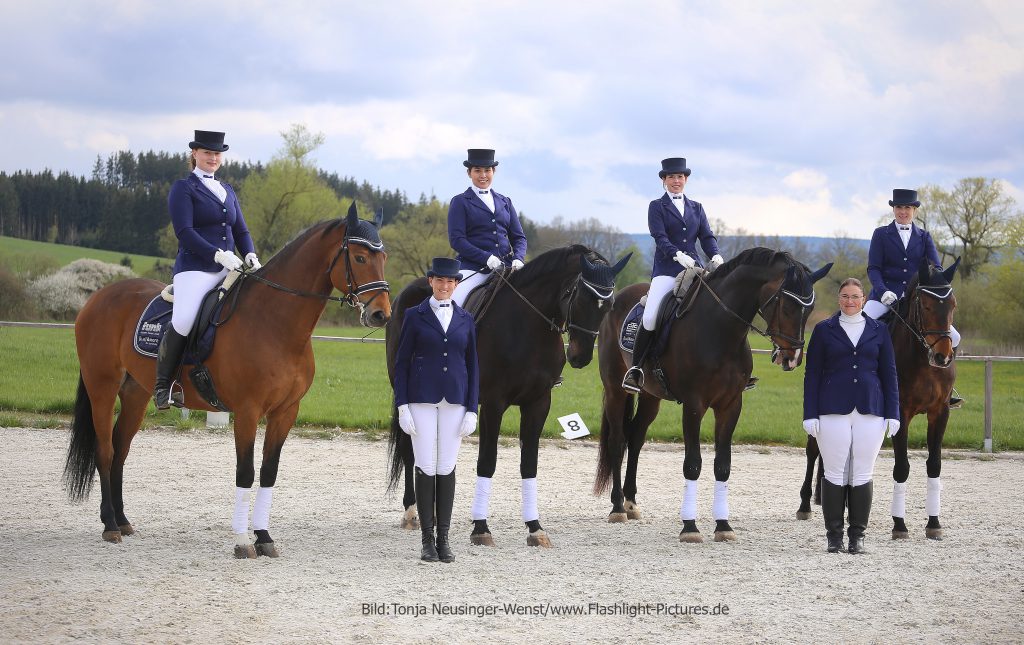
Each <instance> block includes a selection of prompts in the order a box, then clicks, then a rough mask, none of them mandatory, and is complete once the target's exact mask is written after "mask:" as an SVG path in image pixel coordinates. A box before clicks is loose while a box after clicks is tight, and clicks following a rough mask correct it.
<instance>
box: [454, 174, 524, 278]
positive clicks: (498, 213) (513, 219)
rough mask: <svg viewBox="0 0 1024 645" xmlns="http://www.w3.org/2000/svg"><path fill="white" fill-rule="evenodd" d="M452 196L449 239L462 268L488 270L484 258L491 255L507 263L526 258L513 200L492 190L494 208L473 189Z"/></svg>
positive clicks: (522, 236) (521, 229) (520, 226)
mask: <svg viewBox="0 0 1024 645" xmlns="http://www.w3.org/2000/svg"><path fill="white" fill-rule="evenodd" d="M474 190H475V188H467V189H466V192H464V193H460V194H458V195H456V196H455V197H452V202H451V204H449V206H448V243H449V244H451V247H452V249H454V250H455V253H456V254H457V255H456V257H457V258H458V260H459V262H461V263H462V268H463V269H472V270H474V271H479V270H480V269H485V271H484V272H485V273H486V272H487V270H486V267H487V258H488V257H490V256H492V255H494V256H496V257H497V258H498V259H499V260H501V261H502V262H503V263H504V264H505V265H506V266H508V265H510V264H512V260H519V261H520V262H522V261H524V260H525V258H526V234H524V233H523V226H522V224H520V223H519V215H517V214H516V209H515V207H514V206H512V200H511V199H509V198H508V197H505V196H504V195H501V194H499V193H496V192H494V191H493V190H492V191H491V194H492V195H493V197H494V212H493V213H492V212H491V210H490V209H489V208H487V205H486V204H484V203H483V201H481V200H480V198H479V197H477V196H476V194H475V193H474V192H473V191H474Z"/></svg>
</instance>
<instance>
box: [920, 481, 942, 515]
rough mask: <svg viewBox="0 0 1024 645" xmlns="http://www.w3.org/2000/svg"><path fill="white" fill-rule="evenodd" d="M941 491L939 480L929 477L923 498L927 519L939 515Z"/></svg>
mask: <svg viewBox="0 0 1024 645" xmlns="http://www.w3.org/2000/svg"><path fill="white" fill-rule="evenodd" d="M941 490H942V482H941V481H939V478H938V477H929V478H928V490H927V492H926V493H925V498H924V510H925V511H927V512H928V517H938V515H939V497H940V491H941Z"/></svg>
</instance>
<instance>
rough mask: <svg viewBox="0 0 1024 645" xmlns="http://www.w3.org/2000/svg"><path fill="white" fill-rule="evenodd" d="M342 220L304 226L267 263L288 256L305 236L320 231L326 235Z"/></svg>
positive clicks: (300, 243)
mask: <svg viewBox="0 0 1024 645" xmlns="http://www.w3.org/2000/svg"><path fill="white" fill-rule="evenodd" d="M344 221H345V220H344V218H337V219H329V220H323V221H321V222H317V223H316V224H313V225H311V226H307V227H306V228H304V229H302V230H301V231H299V232H298V233H296V234H295V237H293V238H292V239H290V240H289V241H288V243H287V244H285V245H284V246H283V247H281V248H280V249H279V250H278V251H277V253H275V254H274V256H273V257H271V258H270V260H269V261H268V262H267V264H270V263H272V262H274V261H275V260H277V259H278V258H280V257H288V256H289V255H291V254H292V253H293V252H294V250H295V249H296V248H298V247H299V246H301V245H302V243H303V242H305V241H306V239H307V238H310V237H312V236H314V235H316V234H317V233H320V235H321V236H324V235H327V234H328V233H330V232H331V231H333V230H334V229H335V228H337V227H339V226H341V224H342V222H344Z"/></svg>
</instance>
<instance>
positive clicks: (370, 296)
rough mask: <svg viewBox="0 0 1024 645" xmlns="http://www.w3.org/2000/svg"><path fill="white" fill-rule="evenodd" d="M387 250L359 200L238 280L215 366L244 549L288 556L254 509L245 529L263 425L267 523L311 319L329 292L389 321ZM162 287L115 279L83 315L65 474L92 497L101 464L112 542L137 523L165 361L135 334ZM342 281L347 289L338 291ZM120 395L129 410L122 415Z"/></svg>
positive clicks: (306, 372) (308, 361)
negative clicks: (142, 350) (135, 498)
mask: <svg viewBox="0 0 1024 645" xmlns="http://www.w3.org/2000/svg"><path fill="white" fill-rule="evenodd" d="M386 257H387V254H386V253H385V252H384V247H383V243H382V242H381V241H380V235H379V234H378V233H377V229H376V226H375V225H374V224H373V223H371V222H368V221H363V220H360V219H358V217H357V216H356V212H355V209H354V208H353V209H351V210H350V211H349V213H348V217H347V218H342V219H337V220H333V221H327V222H321V223H319V224H316V225H314V226H312V227H310V228H309V229H307V230H305V231H304V232H302V233H300V234H299V235H298V236H297V237H296V238H295V239H293V240H292V241H291V242H289V243H288V244H287V245H286V246H285V247H284V248H283V249H281V251H279V252H278V253H277V254H276V255H275V256H274V257H273V258H271V259H270V261H269V262H267V264H266V266H264V267H263V268H262V269H260V270H258V271H256V272H253V273H251V274H248V275H246V276H243V277H242V278H241V284H239V285H236V287H235V289H237V290H239V291H238V293H237V298H236V296H235V294H234V293H230V294H229V295H228V300H227V301H228V302H229V303H231V301H232V299H234V303H233V304H231V306H232V307H234V309H233V312H232V313H231V314H230V316H228V317H227V319H226V321H222V324H221V325H220V327H219V330H218V332H217V336H216V342H215V344H214V346H213V350H212V353H211V354H210V356H209V358H208V359H207V360H206V361H205V364H206V366H207V368H208V369H209V371H210V373H211V374H212V375H213V378H214V380H215V381H216V388H217V394H218V395H219V398H220V399H221V401H223V403H224V404H226V406H227V408H228V409H230V410H231V411H233V412H234V414H235V422H234V436H235V457H236V464H235V485H236V487H237V489H236V504H235V514H234V522H233V525H234V524H236V523H238V526H234V531H235V538H236V539H235V542H236V545H235V556H236V557H240V558H255V557H257V555H267V556H270V557H277V555H278V551H277V548H276V546H275V545H274V541H273V540H272V539H271V538H270V533H269V531H268V530H267V529H268V527H267V526H256V525H255V511H254V524H253V528H254V529H257V530H256V531H255V533H256V544H255V545H253V544H252V543H251V542H250V541H249V537H248V528H240V526H241V525H243V524H244V525H245V526H246V527H247V526H248V517H249V498H248V491H249V489H250V488H251V487H252V485H253V480H254V478H255V473H254V466H253V453H254V447H255V442H256V426H257V423H258V422H259V420H260V419H261V418H263V417H266V423H267V427H266V436H265V439H264V442H263V462H262V465H261V466H260V491H258V492H257V498H256V501H257V504H256V505H257V507H259V506H260V505H261V503H262V504H263V505H264V506H263V510H262V512H263V513H265V517H266V518H267V522H268V523H269V507H270V493H271V491H272V487H273V486H274V483H275V481H276V480H277V471H278V463H279V459H280V456H281V449H282V447H283V445H284V442H285V439H286V438H287V437H288V432H289V431H290V430H291V428H292V425H293V424H294V423H295V418H296V415H297V414H298V411H299V402H300V401H301V400H302V397H303V396H304V395H305V394H306V391H307V390H308V389H309V386H310V384H311V383H312V382H313V373H314V370H315V364H314V358H313V347H312V344H311V342H310V336H311V335H312V333H313V328H314V327H315V325H316V323H317V320H319V318H320V315H321V313H323V310H324V307H325V306H326V303H327V301H328V300H339V301H342V302H347V303H348V304H351V305H353V306H355V307H358V308H359V309H360V310H361V316H360V321H361V322H362V323H363V325H365V326H370V327H381V326H383V325H384V324H385V323H386V322H387V319H388V317H389V316H390V313H391V303H390V300H389V298H388V293H387V292H388V285H387V282H385V281H384V262H385V259H386ZM163 287H164V285H163V284H162V283H160V282H157V281H155V280H146V279H130V280H122V281H119V282H116V283H114V284H111V285H109V286H106V287H104V288H103V289H100V290H99V291H97V292H96V293H95V294H93V295H92V296H91V297H90V298H89V300H88V301H87V302H86V303H85V306H84V307H83V308H82V310H81V311H80V312H79V314H78V317H77V319H76V320H75V342H76V345H77V348H78V360H79V363H80V366H81V367H80V373H79V378H78V394H77V398H76V401H75V408H74V418H73V421H72V424H71V441H70V445H69V447H68V455H67V463H66V465H65V469H64V482H65V487H66V489H67V492H68V495H69V497H70V498H71V500H72V501H84V500H85V499H86V498H87V497H88V496H89V492H90V490H91V488H92V485H93V473H95V472H96V471H97V470H98V471H99V480H100V492H101V495H102V498H101V501H100V520H101V521H102V522H103V539H104V540H106V541H108V542H120V541H121V536H122V535H132V534H133V533H134V532H135V529H134V527H133V525H132V523H131V522H130V521H129V520H128V517H127V516H126V515H125V511H124V497H123V494H122V493H123V484H124V464H125V459H126V458H127V457H128V450H129V448H130V447H131V442H132V439H133V438H134V436H135V434H136V433H137V432H138V431H139V426H140V424H141V423H142V419H143V417H144V416H145V414H146V408H147V406H148V404H149V401H150V393H151V391H152V389H153V386H154V381H155V366H156V360H155V359H153V358H149V357H146V356H143V355H142V354H139V353H138V352H136V351H135V349H134V347H133V335H134V332H135V326H136V323H137V322H138V320H139V316H140V315H141V314H142V312H143V310H144V309H145V308H146V306H147V304H149V302H150V301H151V300H153V298H154V297H156V296H157V295H158V294H159V293H160V291H161V289H163ZM333 289H338V290H339V291H340V292H341V293H342V294H343V295H342V297H341V298H338V297H334V296H331V295H330V294H331V291H332V290H333ZM181 380H182V381H183V383H182V385H183V386H184V395H185V406H186V407H188V408H189V409H193V410H209V411H213V410H214V409H215V408H214V407H212V406H211V405H209V404H208V403H207V402H206V401H205V400H204V399H203V398H202V397H201V396H200V395H199V393H197V392H196V390H195V389H194V388H193V386H192V384H191V383H189V382H187V381H188V379H181ZM116 399H120V402H121V411H120V414H118V415H117V418H116V420H115V419H114V404H115V401H116ZM243 489H244V493H243ZM264 489H266V490H264ZM261 497H262V501H261ZM261 524H262V522H261Z"/></svg>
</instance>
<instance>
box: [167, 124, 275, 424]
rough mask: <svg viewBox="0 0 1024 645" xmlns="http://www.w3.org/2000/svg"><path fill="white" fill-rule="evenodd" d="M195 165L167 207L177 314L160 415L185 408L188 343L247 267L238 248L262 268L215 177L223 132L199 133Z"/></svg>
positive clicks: (230, 196) (230, 193) (231, 199)
mask: <svg viewBox="0 0 1024 645" xmlns="http://www.w3.org/2000/svg"><path fill="white" fill-rule="evenodd" d="M188 147H189V148H191V149H192V154H191V156H190V157H189V166H190V167H191V169H192V173H191V174H190V175H189V176H188V177H186V178H185V179H179V180H178V181H176V182H174V185H173V186H171V192H170V195H169V196H168V198H167V203H168V206H169V208H170V211H171V224H172V225H173V227H174V234H175V235H176V236H177V237H178V256H177V258H176V259H175V261H174V309H173V312H172V314H171V325H170V327H168V328H167V331H165V332H164V337H163V339H161V341H160V348H159V350H158V351H157V359H156V384H155V387H154V388H153V402H154V403H155V404H156V408H157V409H158V410H166V409H167V408H168V407H170V406H171V405H174V406H176V407H181V406H182V397H181V392H180V390H179V391H174V390H173V388H172V387H171V384H172V382H173V378H174V373H175V372H176V371H177V369H178V365H179V364H180V363H181V356H182V353H183V352H184V350H185V339H186V337H187V336H188V333H189V331H191V329H192V324H193V323H194V322H195V319H196V315H198V313H199V307H200V305H201V304H202V300H203V296H205V295H206V293H207V292H209V291H210V290H211V289H213V288H214V287H216V286H217V285H218V284H220V283H221V282H223V280H224V278H225V276H227V274H228V272H229V271H234V270H238V269H240V268H241V267H242V261H241V260H239V259H238V257H237V256H236V255H235V253H234V251H235V247H236V246H237V247H238V250H239V251H240V252H241V253H242V255H243V256H244V257H245V262H246V264H248V265H249V266H250V267H251V268H252V269H258V268H260V261H259V259H258V258H257V257H256V253H255V248H254V247H253V244H252V238H251V237H250V236H249V229H248V228H247V227H246V225H245V218H243V217H242V209H241V207H239V205H238V197H237V196H236V195H235V191H234V190H233V189H232V188H231V186H230V185H228V184H225V183H222V182H219V181H217V180H216V178H215V177H214V175H215V174H216V172H217V169H218V168H220V166H221V163H222V156H223V153H224V152H225V151H226V150H227V149H228V146H227V144H225V143H224V133H223V132H208V131H206V130H196V132H195V140H194V141H191V142H189V144H188Z"/></svg>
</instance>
